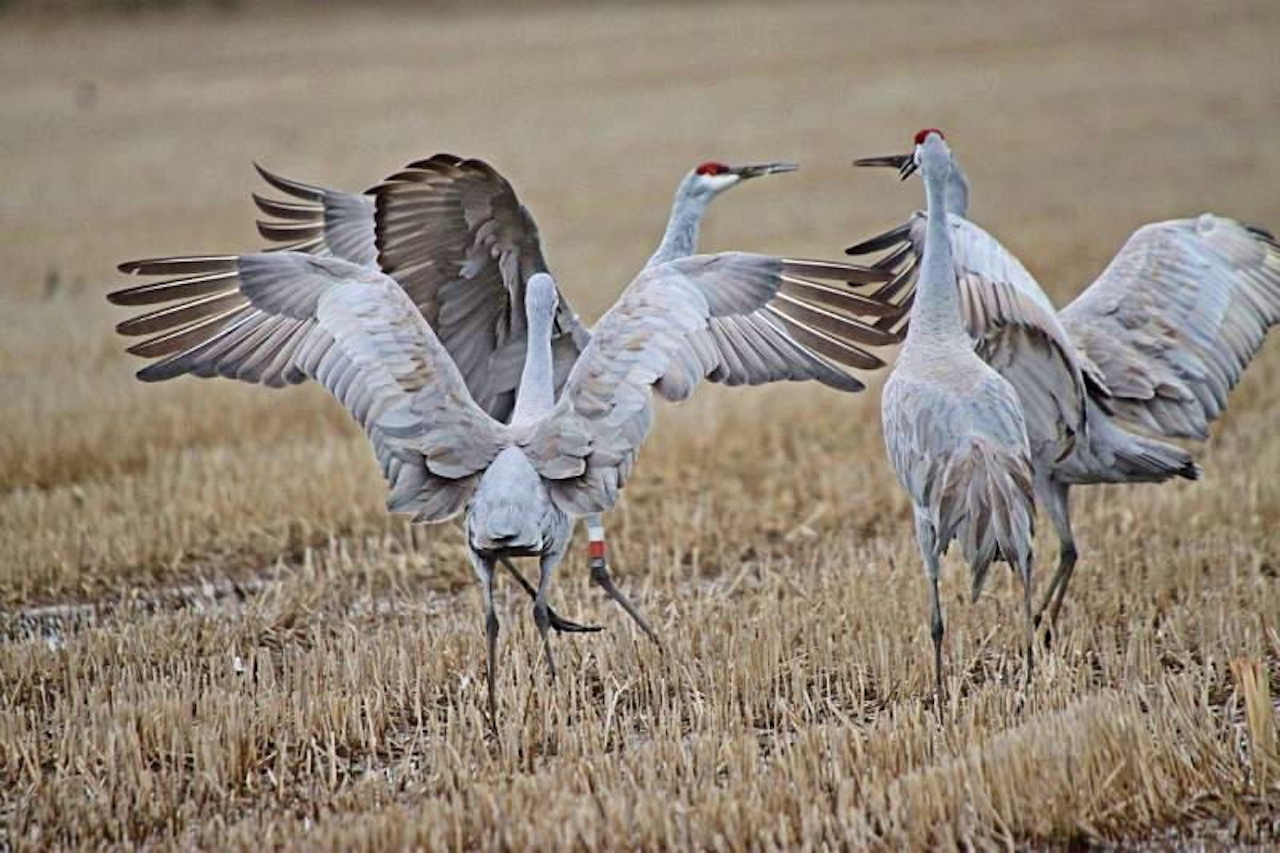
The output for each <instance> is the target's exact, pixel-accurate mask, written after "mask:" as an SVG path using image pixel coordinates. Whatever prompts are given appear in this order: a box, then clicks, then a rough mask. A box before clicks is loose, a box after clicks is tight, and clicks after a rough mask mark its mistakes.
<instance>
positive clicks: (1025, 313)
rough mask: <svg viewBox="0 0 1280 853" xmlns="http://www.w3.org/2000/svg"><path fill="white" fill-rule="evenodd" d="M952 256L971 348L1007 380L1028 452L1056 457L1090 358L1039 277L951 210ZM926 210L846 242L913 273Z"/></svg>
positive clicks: (1074, 424) (1070, 428)
mask: <svg viewBox="0 0 1280 853" xmlns="http://www.w3.org/2000/svg"><path fill="white" fill-rule="evenodd" d="M948 222H949V224H950V226H951V247H952V256H953V259H954V262H955V269H956V280H957V284H958V286H959V288H960V301H961V308H962V311H963V314H964V319H965V324H966V326H967V327H968V330H969V335H970V337H972V338H973V341H974V347H975V350H976V351H977V353H978V355H979V356H981V357H982V359H983V360H984V361H986V362H987V363H988V364H989V365H991V366H992V367H993V368H994V369H995V370H996V371H997V372H998V373H1000V375H1001V376H1003V377H1004V378H1005V379H1007V380H1008V381H1009V383H1010V384H1011V385H1013V387H1014V389H1015V390H1016V391H1017V392H1018V397H1019V399H1020V401H1021V402H1022V408H1023V411H1024V413H1025V416H1026V421H1027V433H1028V436H1029V438H1030V442H1031V445H1032V450H1033V453H1036V454H1037V455H1040V454H1044V455H1048V456H1049V458H1051V459H1058V458H1060V457H1061V456H1063V455H1064V454H1066V453H1068V452H1070V450H1071V448H1072V447H1073V446H1074V443H1075V439H1076V436H1078V435H1079V434H1080V433H1081V431H1082V430H1083V429H1084V428H1085V401H1086V399H1087V396H1088V393H1089V382H1090V381H1093V380H1094V377H1092V376H1091V370H1092V366H1091V365H1089V364H1088V362H1087V361H1085V360H1084V359H1082V358H1081V356H1080V354H1079V352H1078V350H1077V349H1076V347H1075V345H1074V343H1073V342H1072V340H1071V338H1070V337H1069V336H1068V334H1067V332H1066V330H1065V329H1064V328H1063V327H1062V324H1061V323H1060V322H1059V320H1058V316H1057V313H1056V311H1055V310H1054V307H1053V304H1052V303H1051V302H1050V301H1049V298H1048V296H1046V295H1045V293H1044V291H1043V290H1042V289H1041V287H1040V285H1039V283H1038V282H1037V281H1036V280H1035V278H1034V277H1032V275H1031V273H1029V272H1027V269H1026V268H1025V267H1024V266H1023V265H1022V264H1021V263H1020V262H1019V261H1018V259H1017V258H1016V257H1014V255H1013V254H1012V253H1011V252H1009V251H1008V250H1007V249H1005V247H1004V246H1002V245H1001V244H1000V242H999V241H997V240H996V239H995V238H994V237H992V236H991V235H990V234H988V233H987V232H986V231H984V230H982V229H981V228H979V227H978V226H977V225H974V224H973V223H972V222H970V221H969V220H967V219H964V218H963V217H960V216H957V215H955V214H951V215H950V217H949V219H948ZM924 227H925V217H924V215H923V214H921V213H917V214H915V215H914V216H912V218H911V219H910V220H909V221H908V222H907V223H905V224H904V225H902V226H899V227H898V228H895V229H893V230H891V231H888V232H886V233H884V234H881V235H879V236H877V237H873V238H871V239H870V240H867V241H864V242H863V243H860V244H858V245H857V246H853V247H851V248H850V249H849V250H848V251H849V253H850V254H866V253H869V252H875V251H885V250H887V251H888V252H889V253H888V254H887V255H886V256H885V259H884V260H883V262H882V263H883V264H884V265H886V266H887V267H888V268H890V269H892V270H894V271H896V272H897V273H898V275H914V271H915V268H916V266H918V264H919V259H920V257H921V256H922V255H923V252H924Z"/></svg>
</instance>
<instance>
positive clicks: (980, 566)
mask: <svg viewBox="0 0 1280 853" xmlns="http://www.w3.org/2000/svg"><path fill="white" fill-rule="evenodd" d="M942 482H943V486H942V490H941V492H940V493H939V496H938V501H937V504H936V505H935V509H936V513H935V518H934V527H935V529H936V530H937V531H938V535H939V537H940V539H941V541H944V542H945V541H949V540H950V539H951V538H953V537H954V538H955V539H957V540H959V542H960V547H961V550H962V551H963V552H964V557H965V561H966V562H968V564H969V570H970V573H971V576H972V583H973V597H974V599H977V598H978V596H979V595H981V593H982V589H983V586H984V585H985V584H986V579H987V572H988V570H989V569H990V567H991V564H992V563H993V562H995V561H996V560H1004V561H1005V562H1008V563H1010V564H1011V565H1012V566H1013V567H1014V568H1015V569H1016V570H1017V571H1018V572H1020V573H1025V574H1027V575H1028V576H1029V574H1030V571H1031V548H1032V540H1033V539H1034V538H1035V512H1036V510H1035V495H1034V492H1033V491H1032V485H1031V466H1030V464H1029V462H1028V461H1027V459H1026V457H1025V456H1021V455H1018V454H1016V453H1011V452H1010V451H1008V450H1007V449H1005V448H1002V447H998V446H996V445H993V444H990V443H988V442H987V441H985V440H983V439H981V438H973V439H971V441H970V443H969V445H968V447H966V448H964V449H962V450H961V451H959V452H958V453H956V454H955V455H954V456H953V457H952V458H951V460H950V461H949V463H948V464H947V467H946V470H945V471H944V473H943V481H942ZM1027 579H1028V581H1029V580H1030V578H1029V577H1028V578H1027Z"/></svg>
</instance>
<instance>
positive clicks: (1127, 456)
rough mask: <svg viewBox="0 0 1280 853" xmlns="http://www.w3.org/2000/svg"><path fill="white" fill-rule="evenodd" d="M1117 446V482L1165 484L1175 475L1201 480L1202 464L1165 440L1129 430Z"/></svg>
mask: <svg viewBox="0 0 1280 853" xmlns="http://www.w3.org/2000/svg"><path fill="white" fill-rule="evenodd" d="M1123 435H1124V440H1123V441H1120V442H1117V443H1116V447H1115V465H1114V466H1112V468H1113V470H1114V471H1115V472H1116V475H1117V476H1116V482H1122V483H1162V482H1164V481H1165V480H1171V479H1173V478H1174V477H1182V478H1183V479H1186V480H1198V479H1200V466H1198V465H1196V463H1195V461H1194V460H1193V459H1192V458H1191V454H1190V453H1188V452H1187V451H1185V450H1183V449H1182V448H1181V447H1178V446H1177V445H1176V444H1169V443H1168V442H1164V441H1157V440H1156V439H1153V438H1147V437H1146V436H1141V435H1136V434H1134V433H1129V432H1126V433H1124V434H1123Z"/></svg>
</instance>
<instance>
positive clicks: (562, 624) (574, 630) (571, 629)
mask: <svg viewBox="0 0 1280 853" xmlns="http://www.w3.org/2000/svg"><path fill="white" fill-rule="evenodd" d="M498 562H499V563H500V564H501V565H502V566H504V567H505V568H506V570H507V571H508V572H510V573H511V576H512V577H513V578H515V579H516V583H518V584H520V586H521V588H523V589H524V591H525V592H527V593H529V597H530V598H534V597H535V596H537V594H538V591H537V590H536V589H534V587H533V584H531V583H529V582H528V581H527V580H525V577H524V575H523V574H521V573H520V570H519V569H517V568H516V567H515V564H513V563H512V562H511V561H510V560H509V559H507V558H506V557H499V558H498ZM547 618H548V619H550V620H551V622H550V624H551V629H552V630H553V631H556V632H557V633H561V634H587V633H594V632H596V631H603V630H604V628H603V627H602V626H600V625H582V624H580V623H578V622H573V621H571V620H569V619H564V618H562V617H561V616H559V615H558V614H557V613H556V612H555V610H553V609H552V608H551V606H550V605H547Z"/></svg>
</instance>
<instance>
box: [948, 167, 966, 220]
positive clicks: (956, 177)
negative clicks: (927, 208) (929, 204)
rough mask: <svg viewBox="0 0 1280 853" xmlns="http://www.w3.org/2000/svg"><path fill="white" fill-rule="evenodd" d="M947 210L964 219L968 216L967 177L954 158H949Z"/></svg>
mask: <svg viewBox="0 0 1280 853" xmlns="http://www.w3.org/2000/svg"><path fill="white" fill-rule="evenodd" d="M947 212H948V213H954V214H955V215H956V216H963V217H965V218H966V219H967V218H968V217H969V179H968V178H966V177H965V174H964V172H963V171H961V169H960V164H959V163H958V162H956V160H955V159H954V158H952V160H951V175H950V176H949V177H948V178H947Z"/></svg>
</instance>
